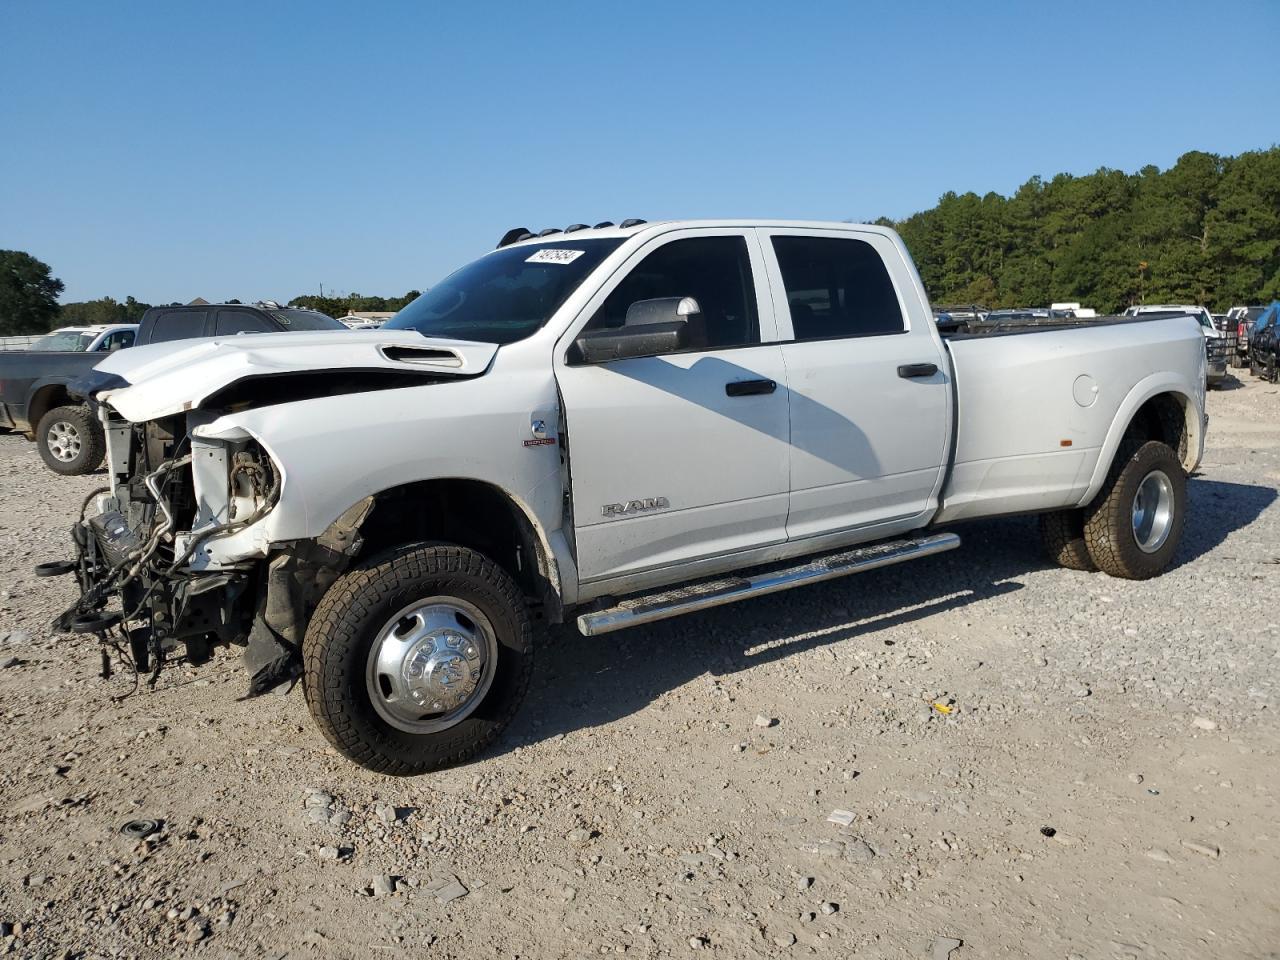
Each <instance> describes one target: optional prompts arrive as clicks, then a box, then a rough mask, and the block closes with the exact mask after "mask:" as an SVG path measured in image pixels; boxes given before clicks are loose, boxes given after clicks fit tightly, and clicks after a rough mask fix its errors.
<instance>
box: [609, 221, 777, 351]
mask: <svg viewBox="0 0 1280 960" xmlns="http://www.w3.org/2000/svg"><path fill="white" fill-rule="evenodd" d="M663 297H677V298H679V297H693V298H694V299H695V300H697V301H698V305H699V306H700V307H701V308H702V315H701V317H700V318H694V319H693V322H692V323H691V324H690V328H691V329H690V334H691V336H690V341H691V349H693V350H718V349H722V348H725V347H740V346H744V345H747V344H755V343H759V342H760V318H759V315H758V313H757V311H756V294H755V284H754V281H753V279H752V276H751V256H750V254H749V253H748V252H747V241H746V238H745V237H689V238H688V239H685V240H673V241H671V242H670V243H667V244H664V245H663V246H661V247H659V248H658V249H657V250H655V251H653V253H651V254H649V255H648V256H647V257H645V258H644V259H643V260H642V261H640V263H639V265H638V266H636V267H635V268H634V269H633V270H632V271H631V272H630V273H629V274H628V275H627V277H626V279H624V280H623V281H622V282H621V283H620V284H618V286H617V287H616V288H615V289H614V291H613V292H612V293H611V294H609V297H608V299H606V300H605V302H604V303H603V304H602V305H601V306H600V309H599V310H598V311H597V312H596V315H595V316H594V317H592V318H591V322H590V323H589V324H587V328H586V329H588V330H599V329H603V328H610V327H621V326H622V325H623V321H624V320H625V319H626V316H627V308H628V307H630V306H631V304H633V303H636V302H637V301H640V300H655V299H658V298H663Z"/></svg>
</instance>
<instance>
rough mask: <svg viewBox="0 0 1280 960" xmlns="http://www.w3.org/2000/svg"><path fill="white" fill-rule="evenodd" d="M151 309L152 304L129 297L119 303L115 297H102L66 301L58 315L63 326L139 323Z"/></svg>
mask: <svg viewBox="0 0 1280 960" xmlns="http://www.w3.org/2000/svg"><path fill="white" fill-rule="evenodd" d="M149 309H151V304H149V303H142V302H141V301H139V300H135V299H134V298H133V297H127V298H126V299H125V301H124V303H119V302H117V301H116V299H115V298H114V297H100V298H99V299H97V300H85V301H81V302H77V303H64V304H63V305H62V311H61V313H60V315H59V317H58V322H59V323H60V324H62V325H63V326H83V325H86V324H93V323H137V322H138V321H139V320H141V319H142V315H143V314H144V313H146V312H147V311H148V310H149Z"/></svg>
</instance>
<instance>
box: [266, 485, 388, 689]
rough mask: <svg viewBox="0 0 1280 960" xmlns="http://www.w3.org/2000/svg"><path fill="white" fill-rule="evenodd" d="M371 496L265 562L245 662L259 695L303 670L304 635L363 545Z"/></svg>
mask: <svg viewBox="0 0 1280 960" xmlns="http://www.w3.org/2000/svg"><path fill="white" fill-rule="evenodd" d="M372 509H373V498H372V497H368V498H366V499H364V500H361V501H360V502H359V503H357V504H356V505H355V506H353V507H352V508H351V509H349V510H348V511H347V512H346V513H344V514H343V515H342V516H341V517H339V518H338V519H337V520H335V521H334V522H333V525H332V526H330V527H329V529H328V530H326V531H325V532H324V533H323V534H321V535H320V536H319V537H317V538H316V539H315V540H308V541H302V542H300V543H298V544H296V545H295V546H294V548H293V549H291V550H287V551H282V552H281V553H279V554H278V555H277V556H276V557H274V558H273V559H272V560H271V562H270V563H269V564H268V565H267V572H266V577H265V583H264V584H263V587H264V589H263V590H261V591H260V594H259V596H260V597H261V599H260V600H259V602H258V609H257V611H256V612H255V614H254V618H253V627H252V629H251V630H250V631H249V641H248V647H247V648H246V649H245V652H244V665H245V668H246V669H247V670H248V671H249V692H248V694H247V695H246V696H248V697H256V696H259V695H261V694H263V693H266V692H267V691H269V690H273V689H275V688H276V687H278V686H280V685H281V684H282V683H290V682H292V681H295V680H297V679H298V678H299V677H300V676H302V635H303V634H304V633H305V632H306V629H307V621H308V620H309V619H310V617H311V611H312V610H314V609H315V607H316V604H317V603H319V602H320V597H322V596H323V595H324V592H325V591H326V590H328V589H329V587H330V586H332V584H333V582H334V581H335V580H337V579H338V577H339V576H340V575H341V574H342V571H343V570H345V569H346V568H347V567H348V566H349V565H350V563H351V558H352V557H354V556H355V555H356V554H357V553H358V552H359V550H360V546H361V540H360V538H359V537H358V536H357V531H358V530H359V529H360V525H361V524H362V523H364V520H365V518H366V517H367V516H368V515H369V511H371V510H372Z"/></svg>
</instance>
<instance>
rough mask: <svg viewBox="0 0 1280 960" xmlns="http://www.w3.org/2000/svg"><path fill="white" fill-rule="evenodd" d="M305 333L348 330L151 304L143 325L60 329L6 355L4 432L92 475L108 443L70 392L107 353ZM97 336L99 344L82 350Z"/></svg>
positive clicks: (328, 321) (255, 307)
mask: <svg viewBox="0 0 1280 960" xmlns="http://www.w3.org/2000/svg"><path fill="white" fill-rule="evenodd" d="M300 330H308V331H314V330H346V327H344V326H343V325H342V324H340V323H339V322H338V321H337V320H334V319H333V318H332V317H328V316H325V315H324V314H323V313H317V312H316V311H314V310H302V309H298V308H295V307H281V306H280V305H279V304H277V303H273V302H271V301H264V302H262V303H256V304H242V303H213V304H209V303H205V304H199V305H189V306H172V307H152V308H151V309H150V310H148V311H147V312H146V313H144V314H143V315H142V320H141V322H140V323H139V324H138V325H137V327H132V326H128V325H125V326H119V327H113V328H111V329H110V330H109V331H108V329H107V328H105V327H104V328H102V330H96V331H95V328H90V327H68V328H64V329H63V330H55V331H54V332H53V333H51V334H49V336H48V337H44V338H42V340H44V341H48V343H49V344H50V345H47V346H40V345H38V344H33V345H32V346H31V348H30V349H28V350H18V351H8V352H5V353H0V427H7V428H9V429H11V430H19V431H21V432H22V433H24V434H26V436H27V439H28V440H34V441H35V442H36V443H37V445H38V447H39V450H40V456H41V457H42V458H43V460H44V462H45V464H47V465H48V467H49V469H50V470H53V471H54V472H55V473H61V474H66V475H68V476H70V475H75V474H81V473H89V472H90V471H92V470H96V469H97V468H98V466H99V465H100V464H101V463H102V458H103V456H104V455H105V453H106V438H105V437H104V436H103V434H102V427H101V426H100V425H99V424H98V422H97V420H96V419H94V416H93V413H92V411H90V409H89V407H88V405H87V404H86V403H84V401H83V400H81V399H79V398H77V397H75V396H73V395H72V393H71V391H70V389H69V387H70V385H71V384H72V383H73V382H74V381H76V380H78V379H80V378H81V377H84V376H85V375H86V374H88V373H89V372H90V371H91V370H92V369H93V368H94V367H95V366H97V365H98V363H100V362H101V361H102V358H103V356H104V355H105V353H106V352H109V351H111V350H117V349H123V348H124V347H126V346H130V345H136V346H141V345H143V344H149V343H161V342H164V341H168V340H185V339H190V338H193V337H215V336H228V335H235V334H252V333H283V332H288V331H300ZM72 331H77V332H76V333H74V334H73V333H72ZM90 332H93V335H94V339H92V340H90V341H89V342H88V343H87V344H85V345H83V346H81V343H82V341H83V339H84V337H85V336H87V335H88V334H89V333H90ZM113 338H114V339H113ZM126 338H127V339H128V343H126V342H125V339H126Z"/></svg>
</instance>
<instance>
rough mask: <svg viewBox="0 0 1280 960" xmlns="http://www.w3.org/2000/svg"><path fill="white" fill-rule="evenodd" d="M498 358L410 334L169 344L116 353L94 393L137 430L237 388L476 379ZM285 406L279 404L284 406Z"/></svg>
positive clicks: (489, 349) (492, 349)
mask: <svg viewBox="0 0 1280 960" xmlns="http://www.w3.org/2000/svg"><path fill="white" fill-rule="evenodd" d="M497 352H498V346H497V344H492V343H472V342H469V341H465V340H441V339H432V338H427V337H423V336H422V335H421V334H419V333H416V332H415V331H413V330H369V331H348V330H323V331H316V332H314V333H292V332H291V333H265V334H245V335H240V336H232V337H203V338H200V339H195V340H173V341H170V342H168V343H155V344H150V345H148V346H145V347H131V348H130V349H128V350H120V351H118V352H116V353H113V354H112V355H111V356H110V357H108V358H107V359H106V360H104V361H103V362H102V363H100V364H98V365H97V366H96V367H94V370H95V371H96V372H97V373H98V374H104V375H107V376H104V377H102V379H103V380H104V381H106V382H105V383H104V384H103V386H104V387H106V389H101V390H99V391H98V393H97V395H96V399H98V400H103V401H106V402H108V403H110V404H111V406H112V407H113V408H114V409H116V410H117V411H119V413H120V414H121V415H122V416H124V417H126V418H127V419H129V420H132V421H135V422H137V421H143V420H154V419H156V418H157V417H167V416H171V415H172V414H175V413H181V412H183V411H186V410H193V409H195V408H197V407H199V406H200V404H201V403H202V402H204V401H205V400H206V399H208V398H209V397H210V396H212V395H213V394H215V393H217V392H218V391H220V390H222V389H223V388H225V387H229V386H231V385H232V384H235V383H238V382H240V381H242V380H248V379H253V378H265V377H271V376H285V375H290V374H304V373H322V372H324V371H327V370H332V371H335V372H344V371H345V372H350V371H355V370H359V371H365V372H373V373H376V372H378V371H387V372H388V373H389V374H391V375H393V376H394V375H396V374H409V375H412V374H420V375H423V376H424V377H431V376H435V377H441V376H444V377H474V376H477V375H479V374H481V373H484V371H485V370H487V369H488V367H489V364H490V363H491V362H492V361H493V357H494V354H496V353H497ZM117 378H118V379H117ZM121 380H123V381H125V383H126V384H127V385H123V384H121V382H120V381H121ZM404 385H405V386H410V385H412V380H411V378H409V377H406V379H405V383H404ZM287 400H288V397H287V396H284V397H281V402H285V401H287Z"/></svg>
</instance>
